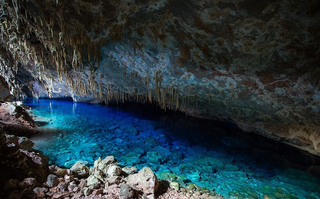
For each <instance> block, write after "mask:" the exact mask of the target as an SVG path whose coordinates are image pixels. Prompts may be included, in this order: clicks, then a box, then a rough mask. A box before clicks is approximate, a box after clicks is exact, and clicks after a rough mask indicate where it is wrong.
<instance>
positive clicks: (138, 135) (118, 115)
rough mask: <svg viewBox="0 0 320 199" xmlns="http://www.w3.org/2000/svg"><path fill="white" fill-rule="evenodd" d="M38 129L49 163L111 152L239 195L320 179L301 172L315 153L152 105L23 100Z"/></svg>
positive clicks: (299, 194) (123, 160) (318, 193)
mask: <svg viewBox="0 0 320 199" xmlns="http://www.w3.org/2000/svg"><path fill="white" fill-rule="evenodd" d="M24 103H25V104H26V105H28V106H30V107H31V110H32V113H33V115H34V116H35V117H36V118H35V119H36V121H37V122H38V125H39V128H41V129H42V132H41V133H39V134H37V135H36V136H34V137H33V138H31V140H32V141H34V142H35V148H36V149H37V150H41V151H42V152H43V153H44V154H45V155H47V156H49V158H50V161H51V163H53V164H56V165H59V166H61V167H71V166H72V165H73V164H74V163H75V162H76V161H78V160H82V161H84V162H85V163H86V164H88V165H93V162H94V160H95V159H97V158H98V157H102V158H104V157H106V156H108V155H113V156H115V157H116V158H117V159H118V162H119V164H120V165H123V166H136V167H137V168H138V169H141V168H142V167H144V166H149V167H150V168H151V169H152V170H153V171H155V172H156V173H157V176H158V177H159V178H161V179H167V180H173V181H177V182H179V183H181V184H182V185H184V186H188V185H189V184H191V183H194V184H196V185H198V186H201V187H206V188H208V189H209V190H214V191H215V192H217V193H219V194H221V195H223V196H226V197H231V196H237V197H238V198H263V197H264V196H265V195H267V196H269V197H271V198H284V197H285V198H308V199H314V198H320V180H319V179H318V178H316V177H314V176H312V175H310V174H308V173H306V172H304V171H302V170H299V169H306V168H307V167H308V164H315V163H319V160H317V159H316V158H314V157H312V156H310V155H306V154H304V153H302V152H300V151H298V150H296V149H294V148H291V147H288V146H285V145H282V144H280V143H277V142H273V141H270V140H268V139H265V138H263V137H261V136H258V135H255V134H252V133H251V134H249V133H245V132H242V131H240V130H239V129H238V128H237V127H235V126H234V125H231V124H228V123H221V122H215V121H205V120H197V119H193V118H189V117H186V116H184V115H182V114H179V113H172V112H171V113H168V112H167V113H165V112H162V111H160V110H158V109H154V108H152V107H151V106H139V105H135V104H132V105H130V106H122V107H120V106H118V107H116V106H113V107H112V106H109V107H107V106H102V105H94V104H86V103H73V102H72V101H64V100H51V99H40V100H34V99H27V100H25V101H24Z"/></svg>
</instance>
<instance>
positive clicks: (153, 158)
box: [147, 151, 165, 164]
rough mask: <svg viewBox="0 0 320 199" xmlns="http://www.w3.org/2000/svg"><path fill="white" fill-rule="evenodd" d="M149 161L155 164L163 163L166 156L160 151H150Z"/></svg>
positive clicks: (148, 154)
mask: <svg viewBox="0 0 320 199" xmlns="http://www.w3.org/2000/svg"><path fill="white" fill-rule="evenodd" d="M147 158H148V161H149V162H151V163H154V164H158V163H162V162H164V161H165V158H164V156H163V155H162V154H161V153H159V152H158V151H149V152H148V153H147Z"/></svg>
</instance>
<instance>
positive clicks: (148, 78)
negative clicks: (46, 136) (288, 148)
mask: <svg viewBox="0 0 320 199" xmlns="http://www.w3.org/2000/svg"><path fill="white" fill-rule="evenodd" d="M319 7H320V3H319V1H318V0H310V1H286V0H280V1H249V0H241V1H229V0H221V1H217V0H214V1H207V0H199V1H186V0H173V1H165V0H155V1H142V0H137V1H127V0H126V1H125V0H121V1H113V0H106V1H101V0H91V1H85V0H75V1H66V0H60V1H58V0H54V1H53V0H34V1H27V0H22V1H17V0H1V6H0V13H1V23H0V27H1V28H0V37H1V42H0V76H2V77H3V79H4V80H5V82H6V83H7V85H8V91H9V92H10V94H12V95H13V96H14V97H16V98H17V97H20V96H34V97H72V98H73V99H74V100H75V101H87V102H95V103H97V102H105V103H106V104H108V103H123V102H140V103H155V104H158V105H159V106H160V107H162V108H163V109H165V110H166V109H172V110H180V111H182V112H185V113H187V114H189V115H193V116H197V117H203V118H209V119H221V120H228V121H231V122H234V123H236V124H238V125H239V126H240V127H241V128H242V129H244V130H246V131H253V132H258V133H260V134H262V135H265V136H267V137H270V138H272V139H275V140H278V141H281V142H285V143H288V144H290V145H293V146H296V147H298V148H301V149H304V150H306V151H309V152H311V153H313V154H316V155H320V132H319V129H320V127H319V122H318V121H320V114H319V111H320V101H319V95H320V91H319V82H320V81H319V79H320V78H319V77H320V67H319V64H318V63H319V62H320V60H319V59H320V56H319V54H320V39H319V34H320V33H319V29H320V25H319V21H320V9H319ZM7 94H8V92H7V91H5V94H2V95H3V96H7ZM133 133H136V132H133Z"/></svg>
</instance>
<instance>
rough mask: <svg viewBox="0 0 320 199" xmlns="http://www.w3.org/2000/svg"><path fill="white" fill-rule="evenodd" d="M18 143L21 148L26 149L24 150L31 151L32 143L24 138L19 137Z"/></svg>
mask: <svg viewBox="0 0 320 199" xmlns="http://www.w3.org/2000/svg"><path fill="white" fill-rule="evenodd" d="M18 143H19V145H20V147H21V148H23V149H26V150H31V149H32V147H33V146H34V143H33V142H32V141H30V140H29V139H28V138H26V137H19V138H18Z"/></svg>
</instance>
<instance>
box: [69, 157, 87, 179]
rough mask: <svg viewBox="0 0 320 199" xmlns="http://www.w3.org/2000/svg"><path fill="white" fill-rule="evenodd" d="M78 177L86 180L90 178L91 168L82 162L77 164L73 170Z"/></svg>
mask: <svg viewBox="0 0 320 199" xmlns="http://www.w3.org/2000/svg"><path fill="white" fill-rule="evenodd" d="M70 170H71V171H73V172H74V173H75V176H76V177H79V178H85V177H88V176H89V168H88V167H87V166H86V165H85V164H83V163H82V162H81V161H78V162H76V163H75V164H74V165H73V166H72V167H71V168H70Z"/></svg>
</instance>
